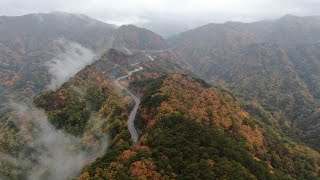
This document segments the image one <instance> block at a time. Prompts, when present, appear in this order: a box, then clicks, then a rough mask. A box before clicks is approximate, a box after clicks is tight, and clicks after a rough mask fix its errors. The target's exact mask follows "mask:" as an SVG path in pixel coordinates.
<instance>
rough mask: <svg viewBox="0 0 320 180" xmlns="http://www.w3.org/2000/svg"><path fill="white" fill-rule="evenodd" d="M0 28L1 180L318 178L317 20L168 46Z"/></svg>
mask: <svg viewBox="0 0 320 180" xmlns="http://www.w3.org/2000/svg"><path fill="white" fill-rule="evenodd" d="M0 24H1V26H0V70H1V71H0V73H1V78H0V81H1V84H0V89H1V92H0V93H1V94H0V96H2V97H3V101H2V102H0V104H1V105H3V106H6V107H8V108H3V109H1V111H0V115H1V116H0V179H54V180H55V179H59V180H60V179H74V178H76V177H78V179H81V180H82V179H83V180H87V179H319V177H320V170H319V169H320V154H319V145H320V144H319V140H320V139H319V137H320V130H319V126H320V121H319V117H320V115H319V110H320V102H319V100H320V99H319V98H320V97H319V95H320V91H319V89H320V87H319V83H320V61H319V60H320V51H319V50H320V49H319V48H320V45H319V42H318V39H320V37H319V36H320V34H319V33H318V32H320V18H318V17H303V18H302V17H295V16H290V15H288V16H285V17H283V18H281V19H278V20H272V21H260V22H255V23H236V22H228V23H225V24H208V25H205V26H203V27H199V28H197V29H194V30H191V31H187V32H184V33H181V34H179V35H177V36H175V37H172V38H170V39H167V40H165V39H164V38H162V37H161V36H160V35H157V34H155V33H153V32H152V31H149V30H147V29H144V28H139V27H136V26H133V25H123V26H120V27H116V26H113V25H109V24H106V23H103V22H100V21H97V20H94V19H91V18H89V17H87V16H85V15H76V14H68V13H61V12H58V13H50V14H30V15H25V16H19V17H0ZM2 24H3V26H2ZM24 26H25V28H22V27H24ZM202 79H203V80H202ZM2 97H1V98H2ZM20 97H21V98H22V99H23V98H26V100H25V101H24V102H23V101H21V100H22V99H21V98H20ZM10 100H11V101H10ZM0 108H1V107H0ZM134 110H137V111H136V112H137V113H133V112H134ZM132 118H133V119H132ZM130 119H131V120H133V121H130ZM130 123H134V124H133V125H134V126H133V128H134V129H135V130H136V131H137V134H138V138H137V140H136V139H134V138H133V136H132V129H131V130H130V127H129V126H130Z"/></svg>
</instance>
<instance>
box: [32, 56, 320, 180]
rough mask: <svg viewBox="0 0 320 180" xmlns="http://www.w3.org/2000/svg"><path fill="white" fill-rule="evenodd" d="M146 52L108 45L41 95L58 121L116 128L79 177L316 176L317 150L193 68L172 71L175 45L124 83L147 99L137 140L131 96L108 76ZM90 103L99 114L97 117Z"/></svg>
mask: <svg viewBox="0 0 320 180" xmlns="http://www.w3.org/2000/svg"><path fill="white" fill-rule="evenodd" d="M140 55H141V54H139V53H138V54H133V55H126V54H123V53H121V52H120V51H117V50H110V51H109V52H108V53H107V54H106V55H105V56H103V58H102V59H101V60H99V61H97V62H96V63H94V64H93V65H91V66H88V67H87V68H85V69H84V70H83V71H81V72H79V73H78V74H77V75H76V76H75V77H74V78H72V79H71V80H70V81H69V82H68V83H66V84H65V85H64V86H62V87H61V88H60V89H59V90H58V91H55V92H46V93H44V94H42V95H40V96H39V97H37V98H36V99H35V103H36V105H37V106H39V107H42V108H44V109H45V110H46V112H47V114H48V116H49V120H50V122H51V123H52V124H53V125H55V126H56V127H57V128H58V129H64V130H65V131H66V132H69V133H71V134H74V135H76V136H80V137H81V136H82V137H86V138H87V137H88V136H89V133H92V130H94V131H95V133H94V134H95V136H94V137H95V138H97V137H99V136H100V135H99V134H103V133H108V134H109V135H110V136H111V137H110V138H111V140H110V143H111V144H110V145H109V149H108V150H107V151H106V154H105V155H104V156H103V157H102V158H99V159H98V160H96V161H95V162H94V163H93V164H92V165H89V166H88V167H86V168H85V170H84V171H83V174H82V175H81V176H80V179H88V178H89V179H90V178H92V179H94V178H103V177H105V178H109V179H119V178H120V179H121V178H130V177H131V178H138V179H139V178H155V179H161V178H164V179H169V178H174V179H186V178H187V179H188V178H191V179H194V178H204V177H207V178H210V177H211V178H213V177H215V178H222V177H225V178H235V177H239V178H240V179H241V178H242V179H248V178H249V179H255V178H286V179H291V178H297V177H299V178H316V176H317V175H318V174H317V173H318V164H317V162H318V161H319V154H318V153H317V152H315V151H313V150H311V149H309V148H306V147H304V146H302V145H299V144H297V143H295V142H294V141H293V140H292V139H290V138H287V137H286V136H285V135H284V134H283V133H281V132H280V131H278V130H277V129H273V127H272V126H270V125H267V124H265V123H264V122H263V121H261V119H260V118H263V117H262V116H256V115H253V116H251V115H250V114H249V113H248V112H246V111H245V110H244V109H242V108H241V107H240V105H239V104H238V102H237V101H236V100H235V98H234V97H233V96H232V95H231V94H229V93H227V92H221V91H219V90H217V89H214V88H211V87H210V85H208V84H207V83H205V82H204V81H202V80H200V79H195V78H192V77H190V76H188V75H182V74H171V75H166V74H168V73H172V72H179V71H180V72H184V71H183V70H182V69H181V68H179V66H178V65H175V64H174V61H175V59H174V58H173V57H174V56H172V55H170V53H164V52H161V53H158V54H154V55H153V57H154V58H155V60H154V61H151V60H148V59H146V61H142V62H141V64H140V65H139V66H142V67H144V70H143V71H141V72H138V73H136V74H135V75H133V76H131V78H130V79H128V82H127V83H126V84H128V86H129V87H130V89H132V90H134V92H135V93H136V94H139V95H140V96H141V99H142V104H141V105H140V107H139V111H138V115H137V119H136V123H135V124H136V127H137V128H138V132H139V134H140V138H139V141H138V142H134V143H133V142H132V141H131V137H130V134H129V132H128V129H127V126H126V120H127V118H128V116H129V112H130V111H129V109H131V107H132V105H133V104H132V101H131V100H130V98H128V96H123V95H125V94H122V95H119V94H117V93H116V92H117V90H116V88H115V87H114V86H113V85H112V81H110V80H112V79H114V78H117V77H118V76H121V74H123V73H125V72H126V71H127V69H130V64H131V63H136V62H137V61H136V60H137V57H140ZM139 59H140V60H141V58H139ZM115 64H117V65H119V66H114V65H115ZM108 67H109V68H108ZM110 67H113V68H110ZM156 69H158V71H156ZM81 94H84V95H81ZM74 104H77V106H73V105H74ZM92 111H94V112H97V113H98V114H100V115H101V117H100V118H101V120H99V121H98V122H99V123H97V124H95V125H92V124H91V120H90V114H91V113H90V112H92ZM257 114H259V113H257ZM261 114H262V113H261ZM93 127H94V129H92V128H93ZM98 132H99V133H98ZM89 140H90V141H89V142H91V143H92V141H93V140H92V139H89ZM93 144H95V143H93ZM190 154H193V155H192V156H190ZM280 157H282V158H283V159H285V160H280ZM304 166H308V167H309V166H310V167H312V168H311V169H308V168H302V167H304Z"/></svg>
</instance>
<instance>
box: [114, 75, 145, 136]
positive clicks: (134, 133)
mask: <svg viewBox="0 0 320 180" xmlns="http://www.w3.org/2000/svg"><path fill="white" fill-rule="evenodd" d="M141 70H142V69H136V70H134V71H129V72H128V75H125V76H122V77H119V78H118V79H116V80H115V81H114V82H115V83H116V85H117V86H118V87H119V88H120V89H122V90H124V91H125V92H126V93H127V94H129V95H130V96H131V97H132V98H133V99H134V101H135V105H134V108H133V109H132V110H131V112H130V116H129V119H128V129H129V132H130V134H131V137H132V139H133V141H134V142H136V141H137V140H138V138H139V135H138V132H137V130H136V128H135V127H134V120H135V118H136V115H137V111H138V108H139V105H140V102H141V101H140V99H139V98H138V97H137V96H136V95H134V94H133V93H132V92H131V91H130V90H129V89H128V88H126V87H125V86H123V85H121V84H120V82H119V81H120V80H122V79H125V78H127V77H129V76H131V75H132V74H133V73H135V72H138V71H141Z"/></svg>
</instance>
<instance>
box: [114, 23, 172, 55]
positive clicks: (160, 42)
mask: <svg viewBox="0 0 320 180" xmlns="http://www.w3.org/2000/svg"><path fill="white" fill-rule="evenodd" d="M113 47H115V48H128V49H138V50H162V49H166V48H167V43H166V41H165V40H164V39H163V38H162V37H161V36H160V35H158V34H156V33H154V32H152V31H150V30H147V29H144V28H140V27H137V26H135V25H122V26H120V27H119V28H118V29H117V32H116V35H115V40H114V43H113Z"/></svg>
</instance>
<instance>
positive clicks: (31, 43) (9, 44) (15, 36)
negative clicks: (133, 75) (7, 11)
mask: <svg viewBox="0 0 320 180" xmlns="http://www.w3.org/2000/svg"><path fill="white" fill-rule="evenodd" d="M115 29H116V27H115V26H113V25H110V24H106V23H103V22H100V21H97V20H95V19H92V18H89V17H87V16H85V15H80V14H79V15H76V14H69V13H63V12H55V13H50V14H40V13H39V14H28V15H24V16H16V17H11V16H1V17H0V76H1V78H0V90H1V94H0V97H1V98H2V99H7V98H8V96H10V98H11V99H14V98H16V97H18V96H19V97H32V96H33V95H34V93H37V92H39V91H41V90H43V89H44V88H45V87H46V86H47V85H48V84H49V83H50V79H51V78H52V75H53V73H54V72H52V73H50V72H49V69H50V67H52V65H53V66H54V65H57V64H58V63H59V62H62V61H68V58H69V59H72V58H78V59H80V57H81V56H82V57H84V58H85V59H86V60H83V59H82V61H85V62H86V63H88V62H90V61H91V62H92V60H93V57H94V55H95V53H98V54H99V53H101V52H102V51H103V50H105V49H107V48H109V47H111V45H112V42H113V41H112V40H113V38H112V37H113V33H114V31H115ZM70 61H72V60H69V64H70ZM78 62H79V63H78V64H81V63H82V64H83V62H81V60H78ZM58 65H59V64H58ZM84 65H86V64H84ZM56 67H59V66H56ZM59 68H65V70H66V71H70V70H68V69H67V68H66V67H59ZM82 68H83V67H82ZM79 70H80V69H79ZM13 94H14V95H13ZM20 99H21V98H20Z"/></svg>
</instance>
